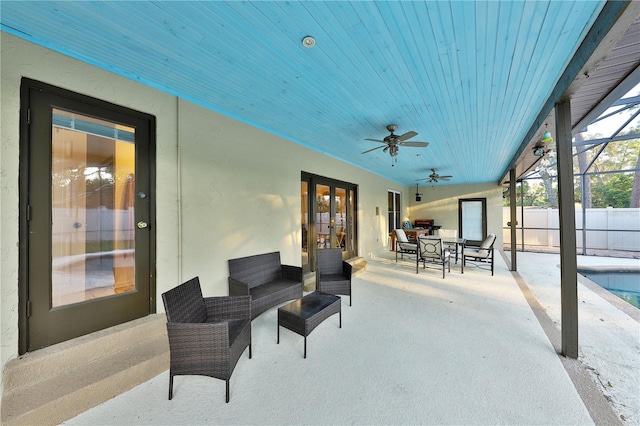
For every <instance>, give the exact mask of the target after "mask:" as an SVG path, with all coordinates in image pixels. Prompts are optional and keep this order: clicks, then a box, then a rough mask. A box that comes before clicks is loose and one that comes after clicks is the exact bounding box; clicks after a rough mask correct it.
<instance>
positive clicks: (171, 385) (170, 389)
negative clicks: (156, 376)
mask: <svg viewBox="0 0 640 426" xmlns="http://www.w3.org/2000/svg"><path fill="white" fill-rule="evenodd" d="M172 399H173V376H172V375H171V374H169V401H171V400H172Z"/></svg>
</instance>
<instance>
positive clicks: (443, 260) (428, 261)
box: [416, 237, 451, 278]
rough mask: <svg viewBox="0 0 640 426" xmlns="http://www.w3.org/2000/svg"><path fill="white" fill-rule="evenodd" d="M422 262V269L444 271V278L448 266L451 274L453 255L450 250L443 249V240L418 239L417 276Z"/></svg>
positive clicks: (436, 238)
mask: <svg viewBox="0 0 640 426" xmlns="http://www.w3.org/2000/svg"><path fill="white" fill-rule="evenodd" d="M420 262H422V269H425V268H434V269H442V278H444V270H445V266H447V267H448V269H449V272H451V254H450V253H449V250H448V249H446V248H443V247H442V238H438V237H435V238H434V237H423V238H418V257H417V259H416V274H417V273H418V265H419V264H420Z"/></svg>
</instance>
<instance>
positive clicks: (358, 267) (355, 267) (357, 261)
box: [347, 257, 367, 277]
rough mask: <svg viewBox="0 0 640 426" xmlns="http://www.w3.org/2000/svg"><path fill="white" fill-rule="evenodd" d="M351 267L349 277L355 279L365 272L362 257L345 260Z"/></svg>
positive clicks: (365, 267) (364, 261) (365, 268)
mask: <svg viewBox="0 0 640 426" xmlns="http://www.w3.org/2000/svg"><path fill="white" fill-rule="evenodd" d="M347 262H349V263H350V264H351V266H352V270H351V276H352V277H356V276H358V275H360V274H361V273H363V272H364V271H366V270H367V261H366V260H365V259H364V258H363V257H352V258H351V259H349V260H347Z"/></svg>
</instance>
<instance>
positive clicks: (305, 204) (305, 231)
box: [300, 181, 310, 271]
mask: <svg viewBox="0 0 640 426" xmlns="http://www.w3.org/2000/svg"><path fill="white" fill-rule="evenodd" d="M300 186H301V188H300V201H301V206H300V212H301V219H302V267H303V268H304V269H305V271H306V270H308V268H305V267H307V266H308V265H309V235H310V233H309V225H310V223H309V182H307V181H302V182H301V185H300Z"/></svg>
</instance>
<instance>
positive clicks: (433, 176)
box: [417, 169, 453, 183]
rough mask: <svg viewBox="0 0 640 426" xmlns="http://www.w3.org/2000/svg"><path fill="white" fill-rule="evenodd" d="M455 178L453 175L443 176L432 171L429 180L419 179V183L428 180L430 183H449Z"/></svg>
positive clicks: (434, 170)
mask: <svg viewBox="0 0 640 426" xmlns="http://www.w3.org/2000/svg"><path fill="white" fill-rule="evenodd" d="M452 177H453V176H451V175H445V176H441V175H439V174H438V173H437V172H436V169H431V174H430V175H429V177H428V178H424V179H417V180H418V181H421V180H426V181H427V182H429V183H438V181H440V180H441V181H448V180H449V179H451V178H452Z"/></svg>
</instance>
